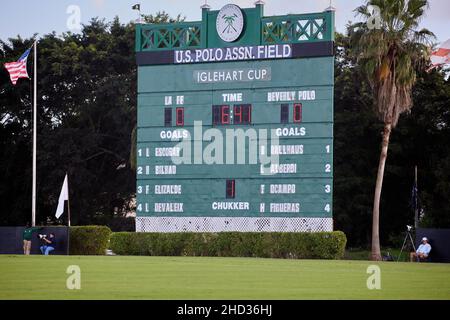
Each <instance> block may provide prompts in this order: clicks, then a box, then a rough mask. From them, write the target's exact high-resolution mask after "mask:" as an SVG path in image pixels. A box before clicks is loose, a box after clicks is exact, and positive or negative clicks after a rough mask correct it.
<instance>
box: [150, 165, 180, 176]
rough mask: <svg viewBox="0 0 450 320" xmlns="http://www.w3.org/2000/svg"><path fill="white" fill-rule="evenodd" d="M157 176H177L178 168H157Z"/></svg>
mask: <svg viewBox="0 0 450 320" xmlns="http://www.w3.org/2000/svg"><path fill="white" fill-rule="evenodd" d="M155 174H156V175H171V174H177V166H155Z"/></svg>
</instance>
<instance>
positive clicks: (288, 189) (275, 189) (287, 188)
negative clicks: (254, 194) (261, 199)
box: [270, 184, 295, 194]
mask: <svg viewBox="0 0 450 320" xmlns="http://www.w3.org/2000/svg"><path fill="white" fill-rule="evenodd" d="M270 193H272V194H291V193H295V184H271V185H270Z"/></svg>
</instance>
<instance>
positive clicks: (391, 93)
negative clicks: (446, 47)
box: [350, 0, 433, 260]
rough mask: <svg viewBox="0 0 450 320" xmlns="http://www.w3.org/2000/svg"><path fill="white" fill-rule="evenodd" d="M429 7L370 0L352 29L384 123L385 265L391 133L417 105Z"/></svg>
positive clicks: (420, 1)
mask: <svg viewBox="0 0 450 320" xmlns="http://www.w3.org/2000/svg"><path fill="white" fill-rule="evenodd" d="M374 7H377V8H379V14H380V15H379V16H378V17H373V16H372V12H371V11H372V10H371V9H372V8H374ZM427 7H428V1H427V0H409V1H408V0H371V1H367V2H366V4H364V5H362V6H360V7H358V8H357V9H356V11H357V13H358V14H360V15H361V16H362V17H363V19H364V21H363V22H360V23H357V24H354V25H353V26H351V30H350V33H351V42H352V50H353V54H354V55H355V56H356V57H357V61H358V64H359V65H360V66H361V68H362V69H363V71H364V73H365V75H366V76H367V78H368V81H369V83H370V86H371V88H372V92H373V97H374V101H375V103H374V104H375V111H376V114H377V116H378V118H379V119H380V120H381V121H382V122H383V124H384V128H383V131H382V142H381V153H380V159H379V164H378V171H377V179H376V184H375V193H374V200H373V211H372V260H381V251H380V236H379V218H380V199H381V190H382V185H383V176H384V170H385V164H386V158H387V153H388V146H389V139H390V135H391V131H392V129H393V128H395V126H396V125H397V122H398V119H399V117H400V114H402V113H403V112H406V111H409V110H410V109H411V107H412V105H413V103H412V96H411V93H412V88H413V85H414V83H415V82H416V71H417V69H419V68H420V67H423V66H424V65H425V62H426V58H427V54H428V50H427V46H426V44H428V41H429V39H430V38H431V37H433V34H432V33H431V32H430V31H428V30H426V29H422V30H419V31H417V27H418V25H419V22H420V19H421V18H422V17H423V14H424V12H425V9H426V8H427ZM374 18H375V19H379V20H378V22H379V24H378V25H376V24H375V25H374V24H373V19H374Z"/></svg>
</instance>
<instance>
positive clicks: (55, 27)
mask: <svg viewBox="0 0 450 320" xmlns="http://www.w3.org/2000/svg"><path fill="white" fill-rule="evenodd" d="M207 2H208V4H209V5H210V6H211V9H212V10H219V9H220V8H221V7H222V6H224V5H225V4H228V3H234V4H237V5H239V6H240V7H243V8H247V7H253V6H254V2H255V0H234V1H233V0H207ZM331 2H332V5H333V6H334V7H335V8H336V29H337V31H339V32H344V31H345V26H346V24H347V23H348V22H349V21H353V22H355V21H358V18H355V13H354V11H353V10H354V9H355V8H356V7H358V6H359V5H361V4H363V3H364V2H365V1H364V0H331ZM136 3H141V10H142V13H145V14H151V13H156V12H157V11H162V10H164V11H166V12H168V13H169V14H170V15H171V16H177V15H178V14H181V15H182V16H185V17H186V21H199V20H201V9H200V6H201V5H203V4H204V3H205V0H33V1H31V0H28V1H17V0H15V1H12V0H0V12H3V13H5V12H7V15H5V14H2V18H1V19H0V39H2V40H3V41H6V40H7V39H8V38H10V37H16V36H17V35H20V36H21V37H23V38H27V37H30V36H32V35H33V34H34V33H38V34H39V35H44V34H47V33H50V32H52V31H56V33H57V34H61V33H63V32H68V31H69V28H68V21H69V26H70V25H73V24H71V22H73V21H74V20H73V19H72V17H73V13H74V11H73V7H71V6H73V5H75V6H77V7H78V8H79V10H80V18H81V23H82V24H83V23H88V22H89V20H91V18H93V17H100V18H106V20H107V21H111V20H112V19H113V18H114V16H119V18H120V20H121V21H122V22H123V23H126V22H129V21H131V20H135V19H136V18H137V12H136V11H133V10H132V9H131V7H132V5H133V4H136ZM265 3H266V4H265V7H264V15H265V16H271V15H285V14H289V13H308V12H319V11H323V10H324V9H325V8H327V7H329V5H330V0H302V1H300V0H266V1H265ZM429 3H430V8H429V10H428V11H427V13H426V16H425V17H424V19H423V21H422V24H421V27H425V28H428V29H430V30H431V31H432V32H434V33H435V35H436V37H437V40H436V42H437V43H440V42H444V41H446V40H447V39H449V38H450V0H429ZM68 10H69V11H70V12H69V13H67V11H68ZM72 31H74V30H72ZM75 32H76V31H75Z"/></svg>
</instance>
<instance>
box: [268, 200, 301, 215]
mask: <svg viewBox="0 0 450 320" xmlns="http://www.w3.org/2000/svg"><path fill="white" fill-rule="evenodd" d="M270 212H274V213H283V212H286V213H297V212H300V203H298V202H296V203H271V204H270Z"/></svg>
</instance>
